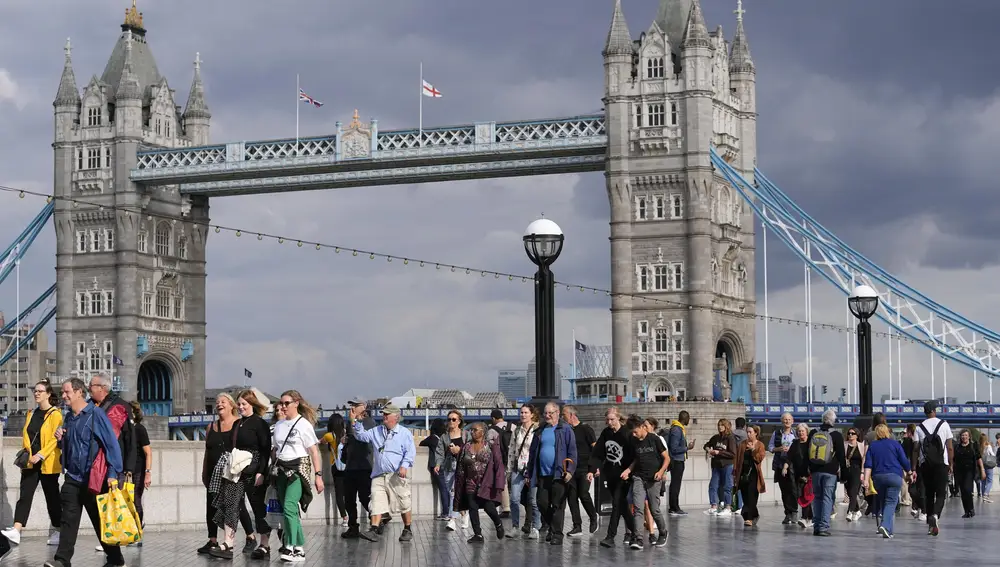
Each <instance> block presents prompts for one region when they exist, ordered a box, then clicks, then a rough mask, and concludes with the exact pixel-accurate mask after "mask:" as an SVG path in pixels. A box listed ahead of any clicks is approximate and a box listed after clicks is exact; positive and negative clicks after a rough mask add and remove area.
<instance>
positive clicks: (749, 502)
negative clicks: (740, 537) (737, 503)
mask: <svg viewBox="0 0 1000 567" xmlns="http://www.w3.org/2000/svg"><path fill="white" fill-rule="evenodd" d="M740 494H742V495H743V510H742V513H743V519H744V520H750V521H751V522H755V521H757V520H758V519H760V512H759V511H758V510H757V500H758V499H759V498H760V492H758V491H757V479H756V475H754V478H751V479H750V482H745V483H743V484H742V485H741V486H740Z"/></svg>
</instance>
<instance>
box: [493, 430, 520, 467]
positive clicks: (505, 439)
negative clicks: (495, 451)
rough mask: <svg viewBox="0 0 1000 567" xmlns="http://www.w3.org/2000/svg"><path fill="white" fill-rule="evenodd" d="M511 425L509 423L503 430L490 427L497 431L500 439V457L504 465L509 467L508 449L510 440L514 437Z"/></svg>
mask: <svg viewBox="0 0 1000 567" xmlns="http://www.w3.org/2000/svg"><path fill="white" fill-rule="evenodd" d="M510 427H511V425H510V424H509V423H506V424H504V427H503V428H500V427H498V426H496V425H492V426H490V429H492V430H493V431H496V432H497V434H498V435H499V439H500V457H501V458H502V459H503V465H504V466H505V467H506V466H507V455H508V449H509V448H510V440H511V438H512V437H513V436H514V434H513V432H511V430H510Z"/></svg>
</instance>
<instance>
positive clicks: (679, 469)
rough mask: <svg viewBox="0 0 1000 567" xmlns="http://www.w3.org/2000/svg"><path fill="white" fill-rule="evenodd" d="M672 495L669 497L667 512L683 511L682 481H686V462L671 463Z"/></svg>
mask: <svg viewBox="0 0 1000 567" xmlns="http://www.w3.org/2000/svg"><path fill="white" fill-rule="evenodd" d="M669 470H670V490H669V492H670V494H669V495H668V497H667V511H668V512H680V511H681V481H683V480H684V461H670V469H669Z"/></svg>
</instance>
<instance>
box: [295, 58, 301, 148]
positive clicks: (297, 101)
mask: <svg viewBox="0 0 1000 567" xmlns="http://www.w3.org/2000/svg"><path fill="white" fill-rule="evenodd" d="M300 90H302V87H301V86H299V74H298V73H296V74H295V155H296V156H298V155H299V91H300Z"/></svg>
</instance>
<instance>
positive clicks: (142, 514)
mask: <svg viewBox="0 0 1000 567" xmlns="http://www.w3.org/2000/svg"><path fill="white" fill-rule="evenodd" d="M134 478H136V479H137V480H133V481H132V482H134V483H135V484H134V486H135V511H136V512H138V513H139V523H140V524H145V523H146V521H145V518H146V511H145V510H143V509H142V495H143V494H144V493H145V492H146V475H145V473H144V474H143V475H142V476H136V477H134Z"/></svg>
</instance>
